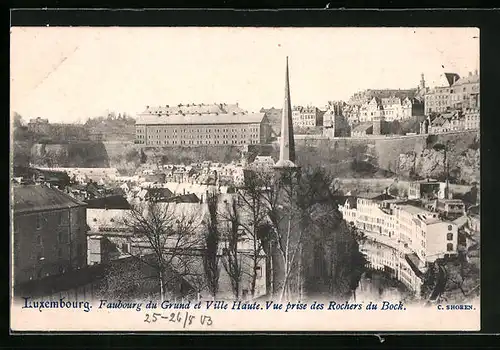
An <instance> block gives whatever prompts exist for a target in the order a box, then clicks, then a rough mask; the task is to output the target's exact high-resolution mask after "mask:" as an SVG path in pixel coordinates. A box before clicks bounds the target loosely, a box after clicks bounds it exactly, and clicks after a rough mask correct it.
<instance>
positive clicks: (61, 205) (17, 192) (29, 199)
mask: <svg viewBox="0 0 500 350" xmlns="http://www.w3.org/2000/svg"><path fill="white" fill-rule="evenodd" d="M12 192H13V194H14V199H13V203H12V206H13V209H14V212H15V213H24V212H31V211H46V210H56V209H68V208H71V207H79V206H85V205H86V203H83V202H80V201H78V200H76V199H74V198H73V197H71V196H69V195H67V194H66V193H64V192H62V191H59V190H57V189H55V188H51V187H47V186H43V185H26V186H15V187H13V188H12Z"/></svg>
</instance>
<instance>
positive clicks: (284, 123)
mask: <svg viewBox="0 0 500 350" xmlns="http://www.w3.org/2000/svg"><path fill="white" fill-rule="evenodd" d="M285 74H286V75H285V104H284V106H283V113H282V114H281V138H280V158H279V160H278V161H277V162H276V164H275V168H296V165H295V140H294V137H293V122H292V102H291V100H290V79H289V73H288V56H287V58H286V73H285Z"/></svg>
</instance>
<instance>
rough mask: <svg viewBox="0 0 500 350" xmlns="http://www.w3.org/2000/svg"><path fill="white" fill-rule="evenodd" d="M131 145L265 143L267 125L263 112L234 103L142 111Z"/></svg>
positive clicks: (268, 128)
mask: <svg viewBox="0 0 500 350" xmlns="http://www.w3.org/2000/svg"><path fill="white" fill-rule="evenodd" d="M135 131H136V135H135V143H136V144H140V145H144V146H156V147H172V146H174V147H175V146H183V147H185V146H201V145H239V146H244V145H252V144H266V143H268V142H269V139H270V137H271V126H270V123H269V120H268V118H267V116H266V115H265V113H248V112H246V111H245V110H243V109H241V108H239V107H238V104H235V105H227V104H222V103H221V104H213V105H204V104H198V105H196V104H192V105H186V106H184V105H178V106H176V107H170V106H165V107H155V108H151V107H148V108H146V111H145V112H143V113H141V114H139V117H138V119H137V121H136V124H135Z"/></svg>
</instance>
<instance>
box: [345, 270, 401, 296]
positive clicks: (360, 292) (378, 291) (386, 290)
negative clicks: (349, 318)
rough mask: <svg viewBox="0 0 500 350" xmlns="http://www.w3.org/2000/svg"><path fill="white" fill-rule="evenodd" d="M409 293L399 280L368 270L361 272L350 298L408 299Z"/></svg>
mask: <svg viewBox="0 0 500 350" xmlns="http://www.w3.org/2000/svg"><path fill="white" fill-rule="evenodd" d="M409 297H411V293H410V292H409V291H408V290H407V288H406V287H405V286H404V285H403V284H402V283H401V282H399V281H396V280H394V279H391V278H389V277H388V276H387V275H386V274H384V273H383V272H379V271H368V272H366V273H364V274H363V276H362V277H361V280H360V282H359V286H358V288H357V289H356V293H355V295H354V296H353V297H352V298H351V300H352V301H354V300H355V301H356V302H368V301H382V300H387V301H395V302H399V301H402V300H408V298H409Z"/></svg>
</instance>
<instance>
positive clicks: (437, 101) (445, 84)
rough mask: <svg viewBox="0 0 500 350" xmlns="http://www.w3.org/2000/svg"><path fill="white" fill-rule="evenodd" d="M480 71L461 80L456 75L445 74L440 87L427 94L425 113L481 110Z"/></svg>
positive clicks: (439, 83)
mask: <svg viewBox="0 0 500 350" xmlns="http://www.w3.org/2000/svg"><path fill="white" fill-rule="evenodd" d="M479 93H480V89H479V71H478V70H476V71H475V72H474V73H472V72H469V75H468V76H466V77H463V78H461V77H460V76H459V75H458V74H456V73H444V74H442V75H441V77H440V81H439V82H438V86H436V87H434V88H433V89H430V90H429V91H428V92H427V93H426V94H425V113H426V114H429V113H432V112H438V113H439V112H445V111H447V110H449V109H457V108H479V102H480V98H479Z"/></svg>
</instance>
